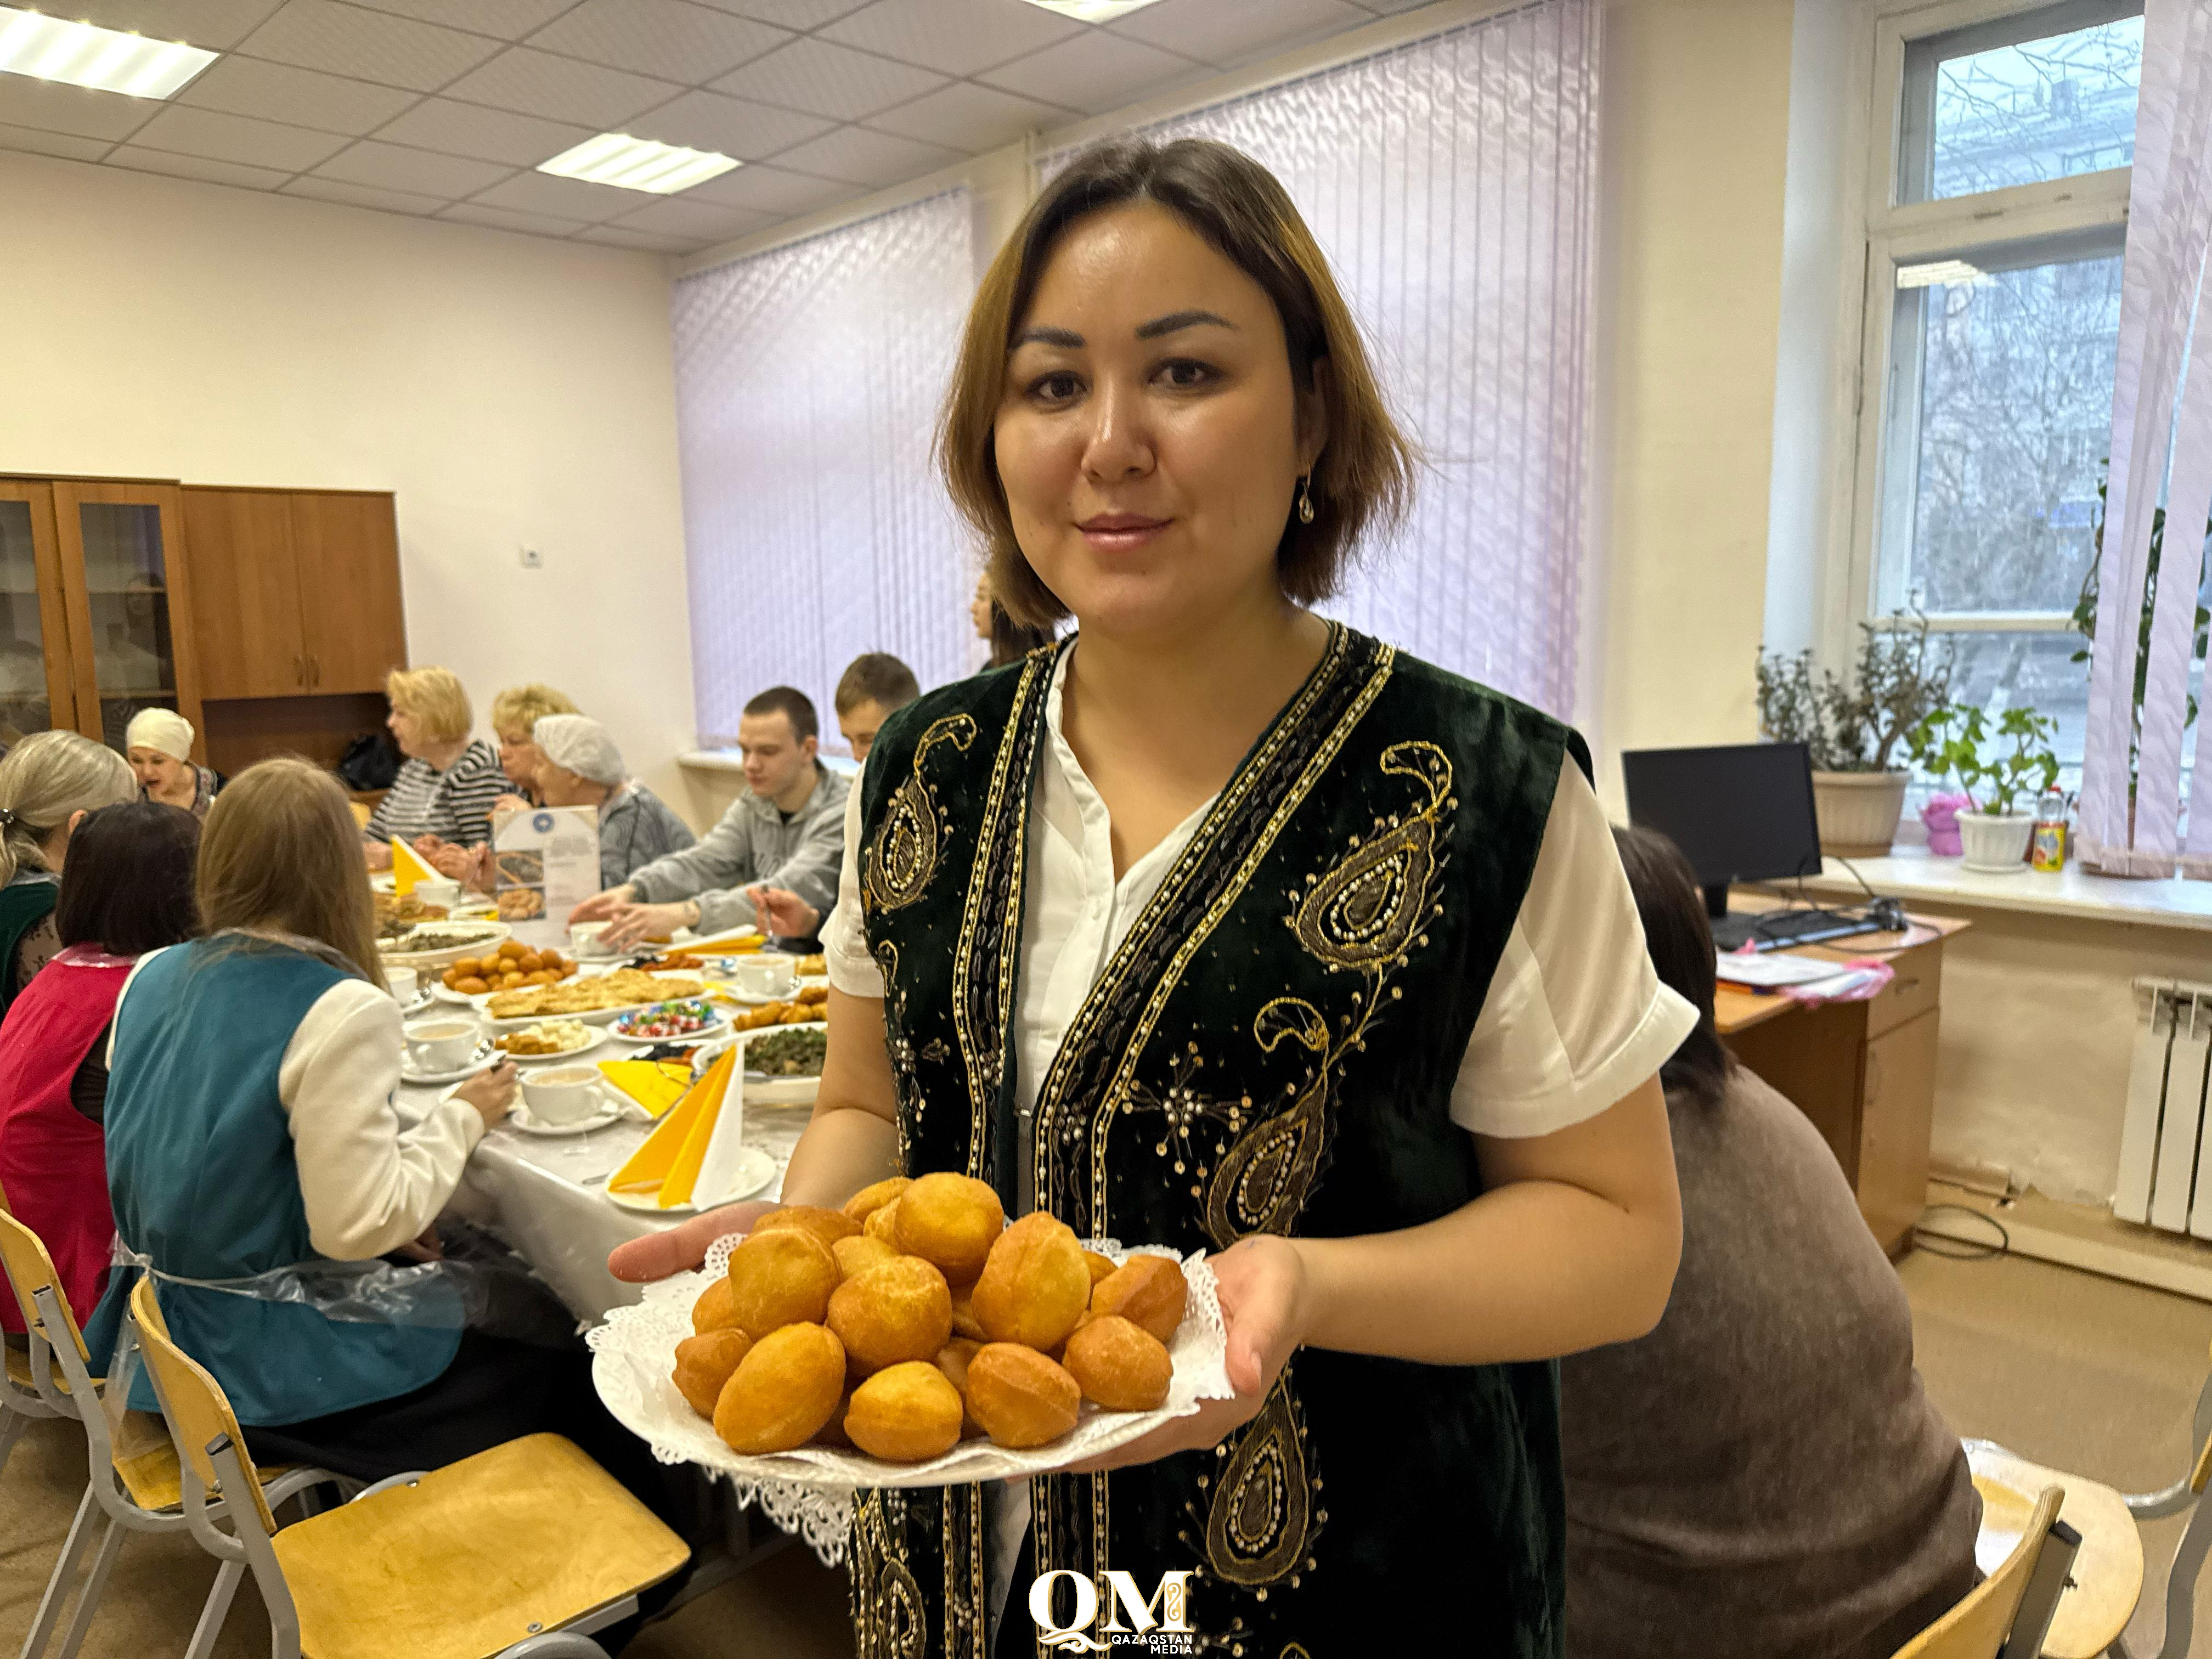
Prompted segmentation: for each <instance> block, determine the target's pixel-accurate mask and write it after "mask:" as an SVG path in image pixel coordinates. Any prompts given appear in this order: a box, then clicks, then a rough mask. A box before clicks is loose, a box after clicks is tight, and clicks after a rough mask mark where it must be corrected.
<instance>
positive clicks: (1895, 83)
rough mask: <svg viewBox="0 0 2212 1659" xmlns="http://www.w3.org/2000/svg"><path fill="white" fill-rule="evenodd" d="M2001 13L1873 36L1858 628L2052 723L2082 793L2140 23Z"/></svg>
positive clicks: (1983, 7) (1946, 9) (1911, 24)
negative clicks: (1924, 627)
mask: <svg viewBox="0 0 2212 1659" xmlns="http://www.w3.org/2000/svg"><path fill="white" fill-rule="evenodd" d="M1990 9H1991V8H1990V4H1989V3H1988V0H1953V3H1949V4H1945V5H1941V6H1937V7H1935V8H1931V9H1927V10H1923V11H1920V12H1916V13H1912V14H1910V15H1906V16H1904V17H1901V18H1892V19H1890V20H1888V21H1885V22H1884V23H1882V24H1881V26H1880V28H1881V36H1880V40H1879V49H1878V51H1877V55H1876V62H1877V64H1878V65H1879V66H1880V78H1878V80H1877V86H1878V87H1879V88H1882V89H1883V94H1882V95H1883V98H1884V100H1885V102H1884V105H1883V108H1884V109H1886V110H1887V116H1884V117H1883V118H1880V119H1878V120H1877V121H1876V123H1875V126H1876V135H1877V136H1876V143H1875V155H1874V162H1873V168H1872V177H1874V178H1875V179H1879V180H1881V181H1883V185H1884V187H1883V188H1882V189H1881V190H1880V191H1879V192H1878V197H1877V200H1876V202H1875V204H1874V206H1873V207H1872V208H1871V210H1870V211H1869V225H1868V245H1867V288H1868V303H1867V316H1866V337H1865V353H1866V356H1865V361H1864V363H1863V371H1862V372H1863V386H1864V388H1865V394H1866V395H1865V396H1864V397H1863V400H1862V406H1861V412H1860V421H1861V428H1860V442H1859V453H1860V461H1861V467H1860V490H1859V501H1858V511H1857V526H1858V529H1857V539H1856V544H1855V545H1856V551H1855V554H1854V565H1853V592H1855V594H1856V595H1857V598H1856V601H1855V611H1856V615H1857V617H1865V618H1869V619H1871V620H1873V621H1875V623H1877V624H1878V625H1879V624H1881V623H1887V622H1888V621H1889V620H1890V619H1891V618H1893V617H1895V616H1896V614H1897V613H1899V611H1920V612H1923V613H1924V614H1925V615H1926V616H1927V617H1928V618H1929V623H1930V624H1931V626H1932V627H1933V628H1935V629H1936V630H1938V631H1939V632H1940V633H1942V634H1943V635H1947V636H1948V638H1949V640H1950V642H1951V645H1952V647H1953V650H1954V661H1955V671H1954V686H1953V696H1954V698H1956V699H1958V700H1960V701H1973V702H1980V703H1982V704H1984V706H1986V707H1988V708H1990V709H1991V711H1992V712H1994V711H1995V710H1996V709H1999V708H2004V707H2006V706H2008V705H2014V704H2021V705H2028V704H2032V705H2033V707H2035V708H2037V709H2039V711H2040V712H2042V713H2044V714H2049V715H2051V716H2053V717H2055V718H2056V719H2057V721H2058V726H2059V734H2058V744H2059V757H2060V759H2061V760H2062V762H2063V763H2065V765H2066V766H2067V768H2068V769H2069V775H2068V778H2067V781H2068V783H2069V787H2070V785H2071V784H2072V783H2073V782H2074V781H2075V779H2076V778H2078V768H2079V766H2080V764H2081V749H2082V739H2083V732H2084V726H2085V721H2086V717H2087V707H2088V690H2089V683H2088V667H2087V663H2086V662H2076V661H2074V660H2073V657H2074V655H2075V653H2076V652H2078V651H2080V650H2081V648H2082V647H2083V645H2084V641H2082V639H2081V636H2080V635H2078V634H2076V633H2075V632H2074V631H2073V629H2071V627H2070V626H2069V617H2070V615H2071V613H2072V612H2073V610H2074V607H2075V603H2076V601H2077V600H2078V599H2079V598H2080V597H2081V584H2082V580H2083V578H2084V577H2085V576H2086V575H2087V572H2088V569H2089V566H2090V562H2091V560H2092V559H2093V556H2094V554H2095V548H2096V538H2097V526H2098V521H2099V517H2100V502H2099V496H2098V489H2099V485H2100V483H2101V482H2102V479H2103V477H2104V468H2105V455H2106V448H2107V447H2108V435H2109V433H2110V431H2111V425H2112V376H2113V365H2114V362H2115V359H2116V356H2117V353H2118V335H2119V313H2120V268H2121V257H2122V252H2123V249H2124V236H2125V226H2126V204H2127V182H2128V173H2127V167H2128V165H2129V162H2130V160H2131V158H2132V156H2133V154H2134V147H2135V121H2136V85H2137V82H2138V80H2139V78H2140V73H2141V69H2142V15H2141V11H2142V8H2141V5H2140V3H2139V0H2138V3H2125V0H2067V3H2064V4H2060V5H2046V6H2041V7H2037V8H2034V9H2019V10H2015V11H2014V12H2012V13H2010V14H2008V15H2001V16H1997V17H1995V18H1992V17H1990V15H1989V14H1990ZM1877 113H1878V115H1881V114H1882V110H1881V109H1878V111H1877Z"/></svg>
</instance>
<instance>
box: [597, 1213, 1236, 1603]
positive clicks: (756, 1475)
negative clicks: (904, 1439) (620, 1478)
mask: <svg viewBox="0 0 2212 1659" xmlns="http://www.w3.org/2000/svg"><path fill="white" fill-rule="evenodd" d="M743 1242H744V1240H743V1239H742V1237H738V1236H734V1235H733V1236H732V1237H726V1238H720V1239H717V1240H716V1241H715V1242H714V1245H713V1246H712V1248H710V1249H708V1253H707V1263H706V1266H705V1267H702V1268H701V1269H700V1270H699V1271H698V1272H696V1273H679V1274H678V1275H677V1276H676V1277H675V1278H673V1279H663V1280H662V1281H661V1282H660V1283H659V1284H657V1285H652V1286H650V1287H648V1288H647V1291H646V1293H645V1299H644V1301H642V1302H641V1303H639V1304H636V1305H635V1306H633V1307H628V1308H617V1309H615V1310H612V1311H611V1313H609V1314H608V1316H607V1322H606V1323H605V1324H604V1325H602V1326H600V1327H599V1328H598V1329H596V1330H594V1331H592V1332H591V1333H590V1334H588V1335H587V1336H586V1339H585V1340H586V1341H587V1342H589V1343H590V1345H591V1347H592V1382H593V1383H595V1384H596V1385H597V1386H598V1388H599V1398H600V1399H601V1400H603V1401H605V1402H606V1406H607V1409H608V1410H609V1411H610V1412H611V1413H614V1416H615V1420H616V1421H617V1422H618V1423H620V1424H622V1425H623V1427H624V1428H627V1429H628V1430H629V1431H630V1432H631V1433H633V1434H635V1435H636V1436H637V1437H639V1438H640V1439H641V1440H643V1441H644V1442H645V1443H647V1445H649V1446H651V1447H652V1448H653V1455H654V1456H655V1457H657V1458H659V1460H660V1461H661V1462H664V1463H696V1464H698V1465H700V1466H701V1467H702V1468H706V1469H708V1470H709V1471H711V1472H712V1473H714V1474H718V1475H721V1476H723V1477H725V1478H726V1479H727V1480H729V1482H730V1484H731V1486H732V1488H733V1489H734V1490H735V1491H736V1492H737V1495H738V1499H739V1500H740V1501H741V1502H744V1503H757V1504H759V1505H760V1506H761V1508H762V1509H763V1510H765V1511H767V1513H768V1516H769V1519H771V1520H772V1521H774V1522H775V1523H776V1524H777V1525H778V1526H780V1527H781V1528H783V1529H784V1530H785V1531H786V1532H789V1533H795V1534H799V1536H801V1537H804V1538H805V1540H806V1541H807V1543H808V1544H809V1545H811V1547H812V1548H813V1550H814V1553H816V1554H817V1555H818V1556H820V1557H821V1558H822V1559H823V1562H824V1563H825V1564H827V1565H830V1566H836V1565H838V1564H840V1563H841V1562H842V1560H843V1559H844V1557H845V1542H846V1538H847V1535H848V1534H849V1533H850V1532H851V1530H852V1524H853V1498H854V1493H855V1492H858V1491H860V1490H863V1489H865V1488H868V1487H874V1486H965V1485H968V1484H969V1483H970V1482H973V1481H979V1480H1000V1479H1003V1478H1005V1477H1006V1476H1009V1475H1017V1476H1027V1475H1032V1474H1049V1473H1050V1472H1051V1471H1052V1470H1054V1469H1058V1468H1066V1466H1067V1465H1068V1464H1070V1463H1079V1462H1084V1461H1085V1460H1086V1459H1089V1458H1092V1457H1097V1456H1098V1455H1101V1454H1103V1453H1105V1452H1109V1451H1111V1450H1113V1449H1114V1448H1115V1447H1116V1446H1121V1445H1126V1444H1127V1443H1129V1442H1130V1441H1132V1440H1134V1439H1136V1438H1137V1437H1139V1435H1143V1434H1146V1433H1149V1432H1150V1431H1152V1430H1154V1429H1156V1428H1158V1427H1159V1426H1160V1425H1162V1424H1163V1423H1166V1422H1168V1421H1170V1420H1171V1419H1175V1418H1178V1417H1188V1416H1189V1415H1191V1414H1192V1413H1194V1412H1195V1411H1197V1409H1198V1407H1199V1402H1200V1401H1203V1400H1226V1399H1229V1398H1231V1396H1232V1395H1234V1394H1235V1393H1236V1390H1235V1389H1233V1388H1231V1386H1230V1383H1229V1373H1228V1370H1227V1369H1226V1367H1225V1361H1224V1353H1225V1348H1226V1344H1227V1333H1226V1331H1225V1328H1224V1326H1223V1324H1222V1319H1221V1302H1220V1298H1219V1297H1218V1295H1217V1294H1216V1292H1215V1290H1214V1283H1213V1269H1212V1266H1211V1265H1210V1264H1209V1263H1208V1262H1207V1261H1206V1253H1205V1252H1204V1251H1202V1250H1200V1251H1198V1252H1195V1253H1194V1254H1193V1255H1189V1256H1188V1257H1185V1258H1182V1271H1183V1278H1184V1279H1185V1281H1186V1282H1187V1283H1188V1285H1189V1286H1190V1297H1189V1301H1188V1304H1186V1306H1185V1309H1184V1312H1183V1321H1182V1328H1180V1329H1178V1330H1177V1331H1176V1334H1175V1340H1174V1341H1172V1342H1170V1344H1169V1345H1168V1354H1169V1357H1170V1358H1172V1359H1173V1360H1174V1361H1175V1376H1174V1377H1173V1378H1172V1379H1171V1380H1170V1383H1169V1384H1168V1397H1167V1401H1166V1403H1165V1404H1164V1405H1162V1406H1161V1407H1159V1409H1158V1410H1157V1411H1149V1412H1109V1411H1102V1410H1100V1409H1099V1408H1098V1407H1096V1406H1094V1405H1091V1403H1090V1402H1089V1401H1085V1402H1084V1406H1083V1413H1082V1415H1081V1416H1080V1417H1079V1418H1078V1419H1077V1420H1076V1425H1075V1426H1074V1428H1073V1429H1072V1430H1070V1431H1068V1432H1067V1433H1066V1434H1065V1435H1063V1436H1062V1437H1060V1439H1058V1440H1055V1441H1054V1442H1053V1443H1051V1444H1050V1445H1048V1446H1041V1447H1038V1448H1037V1449H1036V1450H1034V1451H1008V1450H1006V1449H1005V1448H1003V1447H1000V1446H994V1445H993V1444H992V1443H990V1442H989V1441H987V1440H963V1441H962V1442H961V1443H959V1444H958V1445H957V1446H955V1447H954V1448H953V1449H951V1451H949V1452H947V1453H945V1455H944V1456H942V1457H933V1458H932V1459H930V1460H929V1461H928V1462H926V1463H886V1462H883V1461H882V1460H881V1459H879V1458H874V1457H871V1456H869V1455H867V1454H866V1452H859V1451H840V1450H836V1449H832V1448H830V1447H827V1446H802V1447H800V1448H799V1449H798V1450H796V1451H788V1452H778V1453H775V1454H773V1455H769V1456H765V1457H748V1456H744V1455H741V1454H739V1453H738V1452H734V1451H732V1450H731V1449H730V1448H729V1446H728V1445H727V1444H726V1443H725V1442H724V1441H723V1439H722V1437H720V1435H718V1434H716V1433H715V1432H714V1425H713V1424H712V1423H710V1422H708V1420H707V1419H705V1418H703V1417H702V1416H700V1415H699V1413H696V1412H695V1411H693V1410H692V1409H691V1407H690V1403H689V1402H688V1401H685V1399H684V1396H683V1395H680V1394H678V1392H677V1390H676V1383H675V1379H674V1376H673V1375H672V1372H673V1370H674V1365H675V1356H676V1345H677V1343H678V1342H679V1341H681V1340H683V1339H684V1338H685V1337H687V1336H689V1335H690V1334H691V1306H692V1304H694V1303H695V1302H696V1301H697V1300H698V1299H699V1297H700V1295H701V1293H702V1292H703V1291H705V1290H706V1288H707V1286H708V1285H709V1284H710V1283H712V1282H713V1281H714V1279H719V1278H720V1277H721V1275H722V1273H724V1272H725V1271H726V1269H727V1267H728V1266H729V1260H730V1252H731V1251H732V1250H733V1249H736V1248H737V1247H738V1244H740V1243H743ZM1085 1248H1087V1249H1094V1250H1097V1251H1098V1252H1099V1253H1100V1254H1101V1255H1104V1256H1107V1257H1109V1259H1111V1260H1112V1261H1117V1262H1120V1261H1127V1260H1128V1259H1129V1258H1130V1257H1131V1256H1133V1255H1164V1256H1167V1257H1170V1259H1174V1258H1175V1256H1176V1253H1175V1252H1174V1251H1173V1250H1170V1249H1160V1248H1158V1247H1152V1246H1145V1245H1139V1246H1138V1247H1137V1248H1135V1249H1123V1248H1122V1247H1121V1244H1120V1243H1117V1242H1115V1240H1112V1239H1106V1240H1103V1241H1098V1240H1094V1241H1092V1242H1091V1243H1089V1244H1088V1245H1087V1246H1086V1247H1085Z"/></svg>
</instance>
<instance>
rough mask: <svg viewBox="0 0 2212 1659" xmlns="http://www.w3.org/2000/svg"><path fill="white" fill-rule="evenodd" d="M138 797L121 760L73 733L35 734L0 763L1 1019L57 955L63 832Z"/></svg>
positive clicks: (65, 847) (134, 781) (64, 851)
mask: <svg viewBox="0 0 2212 1659" xmlns="http://www.w3.org/2000/svg"><path fill="white" fill-rule="evenodd" d="M137 798H138V780H137V777H136V776H135V775H133V774H132V772H131V768H130V766H129V765H128V763H125V760H124V758H123V757H122V756H120V755H118V754H117V753H116V752H115V751H114V750H112V749H110V748H108V747H107V746H106V744H98V743H94V741H93V740H92V739H91V738H85V737H79V736H78V735H77V734H76V732H36V733H34V734H33V735H32V736H30V737H27V738H24V739H23V740H22V742H21V743H19V744H16V745H15V747H14V748H13V749H11V750H9V751H8V758H7V759H5V760H4V761H0V1012H6V1011H7V1009H8V1006H9V1004H11V1003H13V1002H14V1001H15V994H16V993H17V992H18V991H20V990H21V989H22V988H23V987H24V986H26V985H27V984H29V983H30V981H31V976H32V975H33V974H35V973H37V972H38V971H39V969H41V968H43V967H45V966H46V963H49V962H51V961H52V960H53V958H54V957H56V956H58V955H59V954H60V952H61V948H62V941H61V935H60V934H59V933H58V932H57V931H56V929H55V927H54V918H53V912H54V902H55V901H56V900H57V899H58V897H59V896H60V895H61V888H60V882H61V873H62V865H63V862H64V860H65V859H66V857H67V856H68V854H69V844H70V831H71V830H73V829H76V826H77V824H78V823H79V822H80V821H82V819H83V817H85V815H86V814H87V813H88V812H97V811H99V810H100V808H101V807H103V806H119V805H122V804H123V803H124V802H125V801H128V800H136V799H137Z"/></svg>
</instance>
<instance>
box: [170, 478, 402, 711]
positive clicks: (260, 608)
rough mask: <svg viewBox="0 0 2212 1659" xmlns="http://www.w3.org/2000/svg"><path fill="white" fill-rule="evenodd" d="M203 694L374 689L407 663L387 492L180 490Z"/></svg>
mask: <svg viewBox="0 0 2212 1659" xmlns="http://www.w3.org/2000/svg"><path fill="white" fill-rule="evenodd" d="M184 498H185V531H186V534H187V537H188V538H189V540H190V543H191V548H192V560H193V566H194V572H195V576H196V582H195V586H194V592H195V595H196V597H197V609H196V611H195V613H194V618H195V629H196V632H197V636H198V642H199V646H200V653H201V658H202V672H203V677H204V687H205V689H204V695H205V696H209V697H222V698H238V697H293V696H303V695H311V696H335V695H343V694H356V693H357V694H373V693H375V692H378V691H380V690H382V689H383V686H384V677H385V676H386V674H388V673H389V672H391V671H392V670H393V669H394V668H398V667H401V666H403V665H404V664H405V662H406V660H407V644H406V632H405V623H404V617H403V616H402V614H401V610H400V592H399V548H398V537H397V535H396V533H395V530H394V526H393V521H392V497H391V496H389V495H368V494H358V493H352V492H341V491H326V490H313V491H310V490H264V489H210V488H203V487H197V486H194V487H191V488H187V489H185V491H184Z"/></svg>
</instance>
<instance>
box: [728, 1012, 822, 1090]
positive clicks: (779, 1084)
mask: <svg viewBox="0 0 2212 1659" xmlns="http://www.w3.org/2000/svg"><path fill="white" fill-rule="evenodd" d="M827 1030H829V1025H828V1024H827V1023H826V1022H825V1021H823V1020H818V1019H810V1020H802V1021H800V1022H799V1024H795V1025H763V1026H762V1027H761V1029H760V1030H757V1031H740V1032H739V1033H738V1041H739V1042H744V1041H745V1040H746V1039H748V1038H751V1037H767V1036H775V1034H776V1033H777V1032H779V1031H827ZM738 1065H740V1066H743V1065H744V1060H739V1061H738ZM821 1092H822V1079H821V1078H820V1076H819V1075H817V1076H814V1077H763V1076H762V1075H761V1074H760V1073H757V1072H747V1073H745V1104H746V1105H748V1106H811V1105H812V1104H813V1103H814V1097H816V1096H817V1095H818V1094H820V1093H821Z"/></svg>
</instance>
